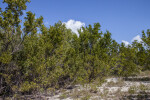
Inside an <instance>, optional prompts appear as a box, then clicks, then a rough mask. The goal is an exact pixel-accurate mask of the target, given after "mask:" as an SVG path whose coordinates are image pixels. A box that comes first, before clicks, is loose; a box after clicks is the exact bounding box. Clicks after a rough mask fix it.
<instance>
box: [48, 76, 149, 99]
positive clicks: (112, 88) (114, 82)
mask: <svg viewBox="0 0 150 100" xmlns="http://www.w3.org/2000/svg"><path fill="white" fill-rule="evenodd" d="M141 84H142V85H144V86H150V81H125V80H123V79H122V78H108V79H106V82H105V83H103V84H102V86H99V87H96V90H97V91H98V92H96V93H95V94H94V93H92V94H93V95H91V96H90V97H89V98H88V99H89V100H119V97H117V96H118V94H119V95H120V94H121V93H127V92H128V91H129V88H130V87H133V86H135V87H138V86H140V85H141ZM90 89H91V87H90V85H88V84H87V85H86V87H83V86H82V85H76V88H73V89H71V90H66V91H65V92H66V93H68V94H72V93H75V91H78V92H79V91H83V90H85V91H89V90H90ZM63 94H64V93H61V92H60V93H58V94H57V95H54V96H51V97H47V100H82V99H83V98H82V97H83V96H80V97H78V98H72V97H71V96H66V97H65V98H60V97H62V95H63ZM85 95H86V94H85ZM106 95H107V96H106ZM81 98H82V99H81ZM117 98H118V99H117ZM85 100H86V99H85ZM148 100H149V99H148Z"/></svg>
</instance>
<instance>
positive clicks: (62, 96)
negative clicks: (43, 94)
mask: <svg viewBox="0 0 150 100" xmlns="http://www.w3.org/2000/svg"><path fill="white" fill-rule="evenodd" d="M67 95H68V93H63V94H62V95H61V96H60V97H59V98H60V99H65V98H67V97H68V96H67Z"/></svg>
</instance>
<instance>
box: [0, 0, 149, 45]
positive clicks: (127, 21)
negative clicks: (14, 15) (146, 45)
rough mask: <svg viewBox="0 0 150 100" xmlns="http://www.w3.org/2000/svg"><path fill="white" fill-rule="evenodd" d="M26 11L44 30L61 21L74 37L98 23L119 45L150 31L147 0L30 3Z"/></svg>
mask: <svg viewBox="0 0 150 100" xmlns="http://www.w3.org/2000/svg"><path fill="white" fill-rule="evenodd" d="M0 7H2V8H4V5H3V4H2V3H0ZM26 11H32V12H33V13H35V14H36V17H39V16H43V17H44V23H45V25H46V26H47V27H48V26H49V25H54V23H56V22H58V21H62V22H63V23H65V24H66V27H67V28H70V29H72V31H73V32H75V33H76V34H78V33H77V29H79V28H80V27H82V26H88V25H89V24H91V25H93V24H94V23H97V22H99V23H100V25H101V30H102V31H103V32H106V30H108V31H109V32H110V33H112V38H113V39H115V40H116V41H117V42H118V43H121V42H124V43H125V44H130V43H131V42H132V41H133V40H138V41H141V39H140V37H141V34H142V30H144V31H146V30H147V29H150V0H31V2H30V3H28V4H27V10H26ZM26 11H25V12H26Z"/></svg>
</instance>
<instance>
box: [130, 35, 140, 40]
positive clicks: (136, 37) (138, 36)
mask: <svg viewBox="0 0 150 100" xmlns="http://www.w3.org/2000/svg"><path fill="white" fill-rule="evenodd" d="M135 40H137V42H142V39H141V37H140V35H137V36H135V37H134V38H133V39H132V40H131V42H133V41H135Z"/></svg>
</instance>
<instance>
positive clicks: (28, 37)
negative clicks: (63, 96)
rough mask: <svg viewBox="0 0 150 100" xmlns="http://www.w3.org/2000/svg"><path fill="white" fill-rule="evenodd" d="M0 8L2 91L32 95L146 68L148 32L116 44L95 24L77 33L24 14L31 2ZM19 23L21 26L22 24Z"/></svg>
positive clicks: (149, 63)
mask: <svg viewBox="0 0 150 100" xmlns="http://www.w3.org/2000/svg"><path fill="white" fill-rule="evenodd" d="M3 2H4V3H6V4H7V7H6V8H5V10H4V11H2V10H1V8H0V95H3V96H4V95H10V94H14V93H22V94H26V93H32V92H35V91H40V90H47V89H48V88H51V87H52V88H55V89H58V88H61V87H65V86H67V85H70V84H77V83H79V84H84V83H88V82H93V81H94V80H95V79H99V80H101V79H103V78H104V77H106V76H109V75H117V76H125V77H127V76H130V75H135V74H137V73H138V72H139V71H142V70H147V69H150V60H149V59H150V30H147V32H146V33H145V32H142V40H143V41H142V42H141V43H139V42H137V41H134V42H133V43H132V44H131V45H128V46H125V44H124V43H121V44H118V43H117V42H116V41H115V40H113V39H112V38H111V33H110V32H109V31H106V32H102V31H101V30H100V27H101V26H100V24H99V23H95V24H94V25H89V26H87V27H82V29H80V30H79V36H77V35H76V34H75V33H73V32H72V31H71V30H70V29H67V28H66V27H65V24H62V23H61V22H58V23H56V24H55V25H54V26H50V27H49V28H47V27H46V26H45V25H44V24H43V17H39V18H35V14H33V13H32V12H30V11H29V12H27V13H26V14H27V16H26V17H24V19H25V21H24V22H22V21H21V19H20V16H22V15H23V10H26V3H27V2H29V0H3ZM21 23H23V27H21Z"/></svg>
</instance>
